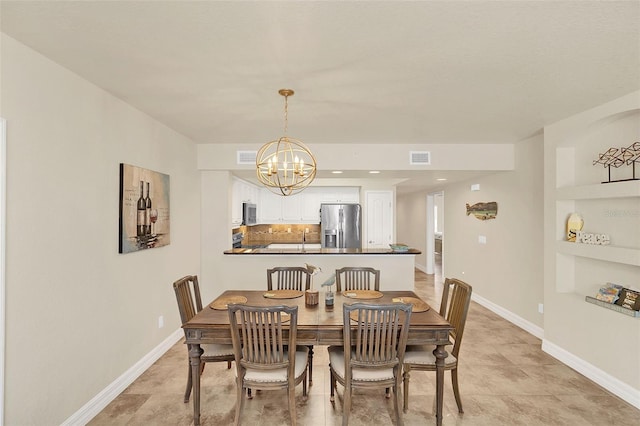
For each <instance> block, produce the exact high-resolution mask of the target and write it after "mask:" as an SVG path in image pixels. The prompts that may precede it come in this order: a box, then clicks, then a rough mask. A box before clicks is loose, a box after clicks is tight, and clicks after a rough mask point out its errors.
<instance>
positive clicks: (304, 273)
mask: <svg viewBox="0 0 640 426" xmlns="http://www.w3.org/2000/svg"><path fill="white" fill-rule="evenodd" d="M274 284H275V286H274ZM309 288H311V274H310V273H309V271H308V270H307V268H304V267H302V266H278V267H275V268H271V269H267V290H269V291H271V290H299V291H305V290H309Z"/></svg>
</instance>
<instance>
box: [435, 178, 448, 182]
mask: <svg viewBox="0 0 640 426" xmlns="http://www.w3.org/2000/svg"><path fill="white" fill-rule="evenodd" d="M436 180H439V181H443V180H447V178H438V179H436Z"/></svg>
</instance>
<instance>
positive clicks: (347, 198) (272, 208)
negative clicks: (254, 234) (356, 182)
mask: <svg viewBox="0 0 640 426" xmlns="http://www.w3.org/2000/svg"><path fill="white" fill-rule="evenodd" d="M359 201H360V190H359V188H357V187H344V188H343V187H311V188H307V189H305V190H304V191H302V192H300V193H298V194H295V195H291V196H288V197H283V196H281V195H277V194H274V193H273V192H271V191H269V190H268V189H266V188H264V189H261V190H260V203H259V205H258V218H259V219H258V221H259V222H260V223H310V224H311V223H319V222H320V204H322V203H358V202H359Z"/></svg>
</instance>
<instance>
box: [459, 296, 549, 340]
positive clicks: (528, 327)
mask: <svg viewBox="0 0 640 426" xmlns="http://www.w3.org/2000/svg"><path fill="white" fill-rule="evenodd" d="M471 300H473V301H474V302H477V303H478V304H479V305H482V306H484V307H485V308H487V309H489V310H490V311H492V312H494V313H496V314H498V315H499V316H501V317H502V318H504V319H506V320H507V321H509V322H510V323H513V324H515V325H517V326H518V327H520V328H521V329H523V330H524V331H526V332H528V333H530V334H533V335H534V336H536V337H537V338H539V339H543V338H544V329H543V328H542V327H539V326H537V325H535V324H534V323H532V322H530V321H527V320H526V319H524V318H522V317H520V316H518V315H516V314H514V313H513V312H511V311H508V310H506V309H504V308H503V307H502V306H499V305H496V304H495V303H493V302H491V301H490V300H487V299H485V298H484V297H482V296H479V295H478V294H476V293H473V295H472V296H471Z"/></svg>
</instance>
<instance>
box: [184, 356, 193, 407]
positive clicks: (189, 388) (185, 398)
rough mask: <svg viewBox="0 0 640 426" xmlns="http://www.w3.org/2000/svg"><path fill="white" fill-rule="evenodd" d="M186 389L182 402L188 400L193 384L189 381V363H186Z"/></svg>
mask: <svg viewBox="0 0 640 426" xmlns="http://www.w3.org/2000/svg"><path fill="white" fill-rule="evenodd" d="M187 367H188V368H187V389H186V390H185V391H184V402H189V397H190V396H191V388H192V387H193V384H192V382H191V365H190V364H187Z"/></svg>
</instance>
